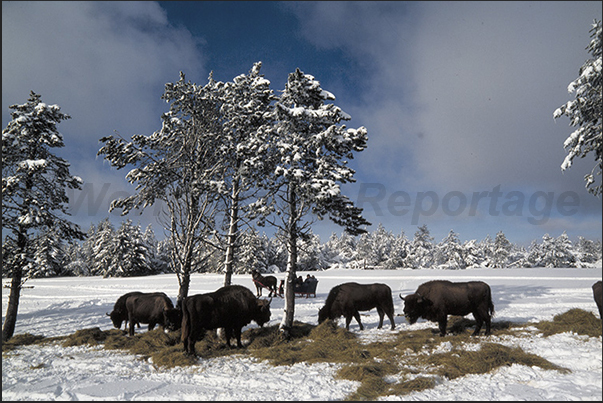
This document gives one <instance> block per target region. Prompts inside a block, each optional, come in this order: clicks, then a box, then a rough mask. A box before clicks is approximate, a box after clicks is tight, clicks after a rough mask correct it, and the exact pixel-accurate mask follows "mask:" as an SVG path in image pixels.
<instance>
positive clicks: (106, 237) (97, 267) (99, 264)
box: [90, 217, 116, 277]
mask: <svg viewBox="0 0 603 403" xmlns="http://www.w3.org/2000/svg"><path fill="white" fill-rule="evenodd" d="M94 239H95V243H94V245H93V246H92V259H91V262H90V273H91V274H92V275H93V276H103V277H106V273H110V272H111V269H110V266H111V265H112V264H113V257H114V256H115V253H116V251H115V242H114V241H115V227H113V224H112V223H111V221H109V217H107V218H105V219H103V220H102V221H101V222H100V223H99V224H98V226H97V227H96V231H95V232H94Z"/></svg>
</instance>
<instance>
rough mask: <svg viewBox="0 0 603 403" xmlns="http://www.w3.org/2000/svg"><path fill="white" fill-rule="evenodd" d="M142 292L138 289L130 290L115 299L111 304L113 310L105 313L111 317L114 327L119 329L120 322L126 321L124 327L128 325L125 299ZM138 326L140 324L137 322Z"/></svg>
mask: <svg viewBox="0 0 603 403" xmlns="http://www.w3.org/2000/svg"><path fill="white" fill-rule="evenodd" d="M140 294H142V292H140V291H132V292H129V293H127V294H124V295H122V296H121V297H119V298H118V299H117V301H116V302H115V305H113V310H112V311H111V313H107V314H106V315H107V316H109V317H110V318H111V322H113V326H115V328H116V329H121V324H122V323H123V322H126V325H125V326H124V327H127V326H128V310H127V309H126V299H128V297H130V296H132V295H140ZM137 325H138V327H139V328H140V324H139V323H137Z"/></svg>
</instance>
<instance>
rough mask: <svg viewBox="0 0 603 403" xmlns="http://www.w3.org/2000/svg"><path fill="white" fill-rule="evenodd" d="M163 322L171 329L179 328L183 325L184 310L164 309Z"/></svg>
mask: <svg viewBox="0 0 603 403" xmlns="http://www.w3.org/2000/svg"><path fill="white" fill-rule="evenodd" d="M163 321H164V322H163V323H165V327H166V328H168V329H169V330H172V331H174V330H178V329H180V327H181V325H182V311H181V310H180V309H178V308H165V309H164V310H163Z"/></svg>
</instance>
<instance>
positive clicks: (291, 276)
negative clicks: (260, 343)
mask: <svg viewBox="0 0 603 403" xmlns="http://www.w3.org/2000/svg"><path fill="white" fill-rule="evenodd" d="M296 197H297V195H296V194H295V188H294V187H293V185H289V225H288V228H287V230H288V231H287V232H288V234H287V235H288V248H287V249H288V252H289V257H288V259H287V281H286V283H285V315H283V320H282V321H281V325H280V330H281V331H282V332H283V335H284V336H285V338H286V339H288V338H289V337H290V335H291V328H292V327H293V319H294V316H295V290H294V284H295V279H296V277H297V237H298V233H297V200H296Z"/></svg>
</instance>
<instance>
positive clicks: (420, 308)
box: [400, 293, 433, 325]
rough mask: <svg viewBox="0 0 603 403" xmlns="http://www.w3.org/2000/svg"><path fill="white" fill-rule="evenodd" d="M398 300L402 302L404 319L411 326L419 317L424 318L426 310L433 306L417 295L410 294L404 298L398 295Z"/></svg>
mask: <svg viewBox="0 0 603 403" xmlns="http://www.w3.org/2000/svg"><path fill="white" fill-rule="evenodd" d="M400 298H402V300H403V301H404V317H405V318H406V320H407V321H408V323H410V324H411V325H412V324H413V323H415V322H416V321H417V320H418V319H419V318H420V317H421V316H424V315H425V314H426V310H427V309H428V308H429V307H430V306H431V305H432V304H433V303H432V302H431V301H430V300H428V299H427V298H425V297H423V296H421V294H419V293H415V294H410V295H407V296H406V297H403V296H402V295H400Z"/></svg>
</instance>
